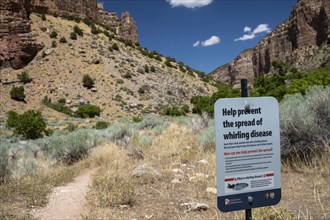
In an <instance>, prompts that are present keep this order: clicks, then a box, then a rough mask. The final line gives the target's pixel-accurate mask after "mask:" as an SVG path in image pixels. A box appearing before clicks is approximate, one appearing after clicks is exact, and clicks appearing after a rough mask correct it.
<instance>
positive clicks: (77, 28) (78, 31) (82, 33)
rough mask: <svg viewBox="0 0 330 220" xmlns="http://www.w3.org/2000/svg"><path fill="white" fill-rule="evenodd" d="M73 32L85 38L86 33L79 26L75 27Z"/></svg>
mask: <svg viewBox="0 0 330 220" xmlns="http://www.w3.org/2000/svg"><path fill="white" fill-rule="evenodd" d="M73 32H74V33H76V34H78V35H79V36H83V35H84V32H83V30H82V29H81V28H79V27H78V26H77V25H75V26H74V27H73Z"/></svg>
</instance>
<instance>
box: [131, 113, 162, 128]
mask: <svg viewBox="0 0 330 220" xmlns="http://www.w3.org/2000/svg"><path fill="white" fill-rule="evenodd" d="M165 125H166V123H165V119H164V118H163V117H159V116H152V115H149V116H146V117H145V118H144V119H143V120H142V121H141V122H140V123H138V124H137V128H138V129H139V130H141V129H154V128H156V127H161V128H163V127H165Z"/></svg>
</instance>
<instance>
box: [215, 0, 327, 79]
mask: <svg viewBox="0 0 330 220" xmlns="http://www.w3.org/2000/svg"><path fill="white" fill-rule="evenodd" d="M329 19H330V1H328V0H299V1H298V2H297V4H296V6H295V7H294V9H293V11H292V12H291V15H290V17H289V18H288V19H287V20H286V21H285V22H283V23H282V24H280V25H279V26H277V27H276V28H275V29H274V31H273V32H271V33H270V34H268V35H267V36H266V37H265V38H264V39H263V40H261V41H260V42H259V43H258V44H257V45H256V47H254V48H253V49H250V50H247V51H244V52H243V53H241V54H240V55H239V56H238V57H236V58H235V59H234V60H233V61H231V62H230V63H228V64H226V65H224V66H221V67H219V68H217V69H216V70H215V71H213V72H212V73H211V75H212V76H213V77H214V78H215V79H216V80H218V81H221V82H225V83H230V84H232V85H235V84H236V85H237V84H238V83H239V79H241V78H247V79H248V80H249V81H253V79H254V78H255V77H257V76H260V75H262V74H271V72H272V66H271V61H272V60H273V59H275V58H276V59H280V60H282V61H285V62H288V63H291V64H292V65H294V66H296V67H298V68H299V69H302V70H304V69H310V68H316V67H319V66H324V65H327V64H329V63H330V20H329Z"/></svg>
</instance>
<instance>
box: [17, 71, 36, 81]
mask: <svg viewBox="0 0 330 220" xmlns="http://www.w3.org/2000/svg"><path fill="white" fill-rule="evenodd" d="M17 79H18V80H19V81H20V82H21V83H23V84H26V83H30V82H32V78H31V77H30V76H29V73H28V71H23V72H22V73H21V74H18V75H17Z"/></svg>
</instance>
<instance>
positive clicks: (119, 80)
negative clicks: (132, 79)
mask: <svg viewBox="0 0 330 220" xmlns="http://www.w3.org/2000/svg"><path fill="white" fill-rule="evenodd" d="M116 82H117V83H118V84H123V83H124V80H122V79H117V80H116Z"/></svg>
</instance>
